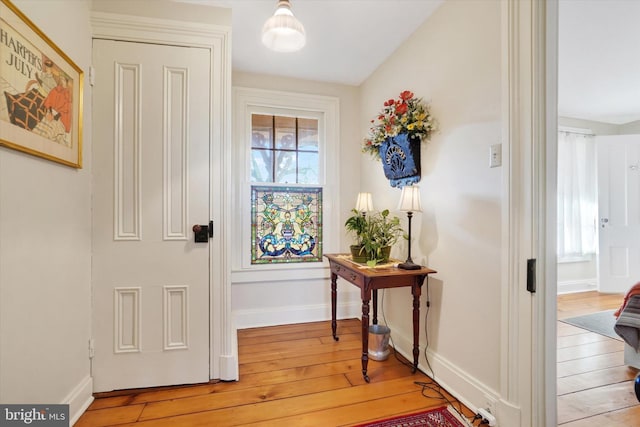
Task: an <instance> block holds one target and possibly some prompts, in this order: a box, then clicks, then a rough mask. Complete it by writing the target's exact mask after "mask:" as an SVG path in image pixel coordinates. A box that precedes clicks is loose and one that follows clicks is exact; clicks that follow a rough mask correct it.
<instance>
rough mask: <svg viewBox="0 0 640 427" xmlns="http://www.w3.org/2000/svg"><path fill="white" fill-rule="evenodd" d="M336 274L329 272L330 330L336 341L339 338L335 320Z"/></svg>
mask: <svg viewBox="0 0 640 427" xmlns="http://www.w3.org/2000/svg"><path fill="white" fill-rule="evenodd" d="M337 281H338V275H337V274H336V273H333V272H332V273H331V332H332V333H333V339H334V340H335V341H338V340H339V339H340V338H339V337H338V336H337V335H336V329H337V328H338V323H337V321H336V304H337V300H338V286H337Z"/></svg>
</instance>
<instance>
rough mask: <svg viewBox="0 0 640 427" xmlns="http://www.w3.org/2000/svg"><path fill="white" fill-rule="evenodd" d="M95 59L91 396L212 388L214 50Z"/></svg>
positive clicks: (105, 44) (100, 45)
mask: <svg viewBox="0 0 640 427" xmlns="http://www.w3.org/2000/svg"><path fill="white" fill-rule="evenodd" d="M93 52H94V53H93V65H94V67H95V85H94V87H93V120H92V125H93V132H92V135H93V137H92V141H93V242H94V243H93V313H94V314H93V331H94V341H95V343H94V345H95V356H94V359H93V366H92V370H93V378H94V391H108V390H114V389H124V388H137V387H150V386H160V385H168V384H186V383H197V382H205V381H208V380H209V339H210V334H209V289H210V288H209V277H210V275H209V259H210V254H209V244H208V243H194V239H193V231H192V226H193V225H194V224H208V222H209V218H210V214H209V206H210V205H209V195H210V193H209V181H210V177H209V176H210V171H209V167H210V166H209V161H210V160H209V140H210V132H209V130H210V124H209V108H210V107H209V106H210V100H209V94H210V90H209V87H210V70H211V59H210V52H209V51H208V50H206V49H199V48H186V47H176V46H164V45H154V44H147V43H144V44H142V43H131V42H121V41H111V40H94V42H93Z"/></svg>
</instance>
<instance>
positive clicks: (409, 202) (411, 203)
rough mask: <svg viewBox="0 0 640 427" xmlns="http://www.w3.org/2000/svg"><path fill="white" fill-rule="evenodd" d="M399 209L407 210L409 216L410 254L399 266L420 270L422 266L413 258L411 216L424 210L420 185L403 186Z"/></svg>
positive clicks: (404, 268) (405, 268)
mask: <svg viewBox="0 0 640 427" xmlns="http://www.w3.org/2000/svg"><path fill="white" fill-rule="evenodd" d="M398 209H399V210H400V211H402V212H406V213H407V218H408V219H409V233H408V234H409V245H408V246H409V256H408V257H407V260H406V261H405V262H403V263H402V264H399V265H398V268H402V269H403V270H418V269H420V268H422V267H421V266H419V265H418V264H415V263H414V262H413V260H412V259H411V217H413V213H414V212H422V207H421V206H420V188H419V187H418V186H414V185H406V186H404V187H402V194H400V203H399V204H398Z"/></svg>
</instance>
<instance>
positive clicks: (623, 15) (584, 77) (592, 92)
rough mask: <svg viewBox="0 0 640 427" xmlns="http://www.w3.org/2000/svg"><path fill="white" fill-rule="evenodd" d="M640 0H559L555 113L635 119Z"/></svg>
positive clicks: (638, 110)
mask: <svg viewBox="0 0 640 427" xmlns="http://www.w3.org/2000/svg"><path fill="white" fill-rule="evenodd" d="M639 23H640V1H638V0H560V24H559V36H560V45H559V69H558V74H559V76H558V80H559V81H558V97H559V105H558V112H559V114H560V115H561V116H566V117H576V118H582V119H588V120H596V121H601V122H606V123H615V124H622V123H628V122H631V121H635V120H640V52H639V50H638V49H639V46H640V24H639Z"/></svg>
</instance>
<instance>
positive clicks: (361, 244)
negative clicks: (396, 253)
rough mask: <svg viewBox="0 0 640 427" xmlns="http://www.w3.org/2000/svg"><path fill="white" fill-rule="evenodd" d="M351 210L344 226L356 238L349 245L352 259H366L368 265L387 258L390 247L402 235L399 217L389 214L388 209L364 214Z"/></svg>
mask: <svg viewBox="0 0 640 427" xmlns="http://www.w3.org/2000/svg"><path fill="white" fill-rule="evenodd" d="M352 212H353V215H352V216H351V217H349V218H348V219H347V221H346V222H345V228H346V229H347V231H348V232H350V233H351V234H353V235H354V237H355V240H356V244H355V245H352V247H351V253H352V255H354V260H355V261H357V262H365V261H366V262H367V264H369V265H376V264H377V263H378V262H381V261H385V260H387V259H388V258H389V251H390V250H391V247H392V246H393V245H394V244H396V242H397V241H398V239H399V238H400V237H401V236H403V235H404V230H403V229H402V226H401V225H400V218H398V217H397V216H390V215H389V210H388V209H385V210H383V211H381V212H369V213H368V214H367V215H366V216H364V215H362V214H361V213H360V212H358V211H357V210H355V209H353V210H352ZM356 254H358V255H359V256H356Z"/></svg>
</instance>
